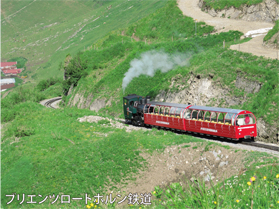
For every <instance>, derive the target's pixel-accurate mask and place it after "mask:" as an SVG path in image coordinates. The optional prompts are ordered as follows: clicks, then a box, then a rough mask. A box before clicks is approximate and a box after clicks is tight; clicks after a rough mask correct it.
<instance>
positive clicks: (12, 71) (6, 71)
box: [2, 69, 21, 74]
mask: <svg viewBox="0 0 279 209" xmlns="http://www.w3.org/2000/svg"><path fill="white" fill-rule="evenodd" d="M2 72H3V73H4V74H18V73H21V69H8V70H4V69H2Z"/></svg>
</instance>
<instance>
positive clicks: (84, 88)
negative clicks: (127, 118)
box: [1, 0, 279, 208]
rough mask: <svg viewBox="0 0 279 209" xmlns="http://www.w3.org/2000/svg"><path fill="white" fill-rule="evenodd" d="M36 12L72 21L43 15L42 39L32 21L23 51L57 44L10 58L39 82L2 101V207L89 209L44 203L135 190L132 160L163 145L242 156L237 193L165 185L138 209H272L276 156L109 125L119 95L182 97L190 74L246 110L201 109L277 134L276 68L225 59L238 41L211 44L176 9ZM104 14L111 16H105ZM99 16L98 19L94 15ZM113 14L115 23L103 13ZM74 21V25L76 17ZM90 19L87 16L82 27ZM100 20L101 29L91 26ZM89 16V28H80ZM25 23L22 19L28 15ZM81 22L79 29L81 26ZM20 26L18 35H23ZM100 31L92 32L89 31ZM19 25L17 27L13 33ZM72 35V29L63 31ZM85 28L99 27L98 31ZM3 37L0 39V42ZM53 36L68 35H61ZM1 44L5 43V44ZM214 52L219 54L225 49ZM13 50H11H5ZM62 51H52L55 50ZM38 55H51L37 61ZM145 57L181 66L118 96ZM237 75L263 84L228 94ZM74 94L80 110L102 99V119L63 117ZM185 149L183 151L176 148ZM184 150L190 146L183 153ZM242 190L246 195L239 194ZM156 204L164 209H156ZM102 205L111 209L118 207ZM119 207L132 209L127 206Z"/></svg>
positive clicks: (136, 4) (141, 4)
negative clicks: (245, 114)
mask: <svg viewBox="0 0 279 209" xmlns="http://www.w3.org/2000/svg"><path fill="white" fill-rule="evenodd" d="M38 2H41V3H42V4H43V5H44V7H45V9H46V10H47V11H53V13H52V14H56V13H58V12H62V13H63V12H65V14H72V19H67V20H66V19H64V20H63V16H60V15H59V16H56V17H53V16H51V15H50V14H46V15H47V16H45V18H46V17H48V18H49V19H50V21H49V23H45V22H44V25H42V27H44V26H47V25H50V24H52V23H55V22H59V24H58V23H57V24H55V25H52V26H49V27H46V28H44V29H42V28H41V29H36V28H33V29H32V28H31V27H34V24H40V21H37V22H36V21H35V20H33V19H32V21H34V22H33V23H32V24H31V23H30V25H29V26H28V27H29V29H28V30H27V31H26V34H27V33H28V34H29V35H30V37H31V38H32V41H31V40H30V42H28V43H35V42H36V40H43V38H45V37H47V36H51V35H52V34H56V33H58V34H61V36H60V35H58V36H57V37H56V38H57V43H56V42H55V40H56V39H55V38H54V37H52V39H55V40H54V41H53V42H52V45H55V46H52V45H51V44H49V43H48V42H47V41H46V42H45V43H47V45H46V46H45V45H44V44H41V45H39V46H36V47H35V46H34V47H35V48H34V50H37V51H36V53H35V54H34V58H32V57H33V56H32V55H31V54H30V55H29V57H27V56H24V55H21V54H16V53H15V54H12V55H11V56H13V57H17V58H20V57H26V58H27V59H28V62H27V63H26V66H27V68H28V67H33V68H32V69H33V70H34V69H37V68H38V69H37V71H34V72H31V71H30V72H31V73H30V74H29V75H33V78H38V79H42V80H41V81H40V82H38V83H36V84H35V85H34V83H31V82H30V83H26V84H25V85H20V86H17V87H16V88H15V89H14V90H13V91H12V92H10V93H9V94H8V95H7V96H5V98H2V100H1V108H2V109H1V122H2V130H1V134H2V135H1V139H2V142H1V207H3V208H18V207H22V208H62V207H66V208H69V207H71V208H89V207H91V206H89V204H91V203H92V205H94V204H93V201H90V202H89V204H88V205H87V206H86V205H85V201H84V199H83V200H82V201H78V200H76V201H71V204H70V205H67V204H61V202H60V201H61V199H60V201H58V202H57V203H55V204H51V202H53V201H54V199H51V198H50V197H49V196H48V195H52V194H54V195H60V196H61V195H63V194H64V195H71V198H72V197H76V198H78V197H82V198H85V193H88V194H89V196H90V197H92V196H93V195H96V194H98V193H99V194H103V195H107V194H108V193H109V191H118V189H119V188H118V187H117V186H116V185H125V184H126V183H127V180H134V178H135V177H134V176H135V175H137V174H138V173H139V171H140V170H144V169H147V168H148V166H150V165H148V164H147V162H146V160H145V159H144V158H143V157H142V155H141V154H145V153H148V154H151V155H152V154H154V153H155V152H159V153H161V152H163V151H164V150H165V148H166V147H169V146H172V145H183V147H182V148H183V149H184V148H185V149H188V148H189V147H190V148H191V149H197V148H199V149H200V148H201V147H204V149H203V150H202V153H201V155H202V154H203V153H205V154H207V153H208V152H209V150H211V151H213V150H218V149H220V147H222V148H224V149H228V150H229V152H231V153H233V154H235V155H238V154H240V153H241V154H242V155H243V156H245V159H244V160H243V162H242V164H241V168H239V170H238V171H239V184H236V185H232V186H231V187H230V188H228V187H227V186H224V184H225V183H226V182H229V181H233V178H234V177H230V178H229V179H227V180H228V181H227V180H226V181H224V182H220V184H218V183H217V182H215V183H214V184H213V185H212V187H210V188H205V186H204V184H197V185H198V187H197V185H196V186H195V184H191V185H192V187H191V186H190V189H189V188H188V190H187V191H184V190H183V189H184V188H181V186H180V184H178V183H176V184H171V186H170V187H169V188H159V187H156V188H154V191H155V192H153V196H154V202H153V203H152V205H151V206H150V207H146V208H153V207H155V208H165V206H166V207H168V208H174V204H175V207H176V208H186V207H190V208H237V207H240V208H245V207H246V206H247V204H249V205H250V204H251V200H253V204H254V207H255V208H266V206H270V205H272V207H273V206H274V207H275V206H277V205H278V204H279V203H278V202H277V201H278V200H279V194H278V192H277V187H278V178H279V174H278V172H279V169H278V166H276V165H277V164H278V158H276V157H274V156H271V155H268V154H266V153H260V152H246V151H239V150H234V149H232V148H230V147H228V146H222V145H220V146H219V145H217V144H215V143H211V142H210V143H208V142H206V141H203V140H201V139H199V138H196V137H193V136H191V135H187V134H176V133H174V132H170V131H164V130H157V129H151V130H150V129H148V130H139V131H132V132H126V131H125V127H127V125H123V126H125V127H124V128H123V129H119V128H116V127H114V126H113V124H115V123H116V122H117V121H116V120H115V118H116V117H120V118H121V117H122V118H123V113H122V111H123V107H122V97H123V95H127V94H129V93H136V94H140V95H143V96H145V95H150V96H151V97H152V98H154V97H155V96H156V95H157V94H158V93H159V92H160V91H161V90H166V91H171V92H173V93H177V92H179V91H180V90H181V89H179V85H181V86H184V87H183V88H189V85H188V86H187V80H188V79H189V78H190V77H191V76H192V75H194V76H197V75H199V77H200V78H201V79H203V78H209V77H210V76H211V77H212V75H214V77H213V78H211V79H212V80H213V82H214V84H215V85H216V87H220V88H227V89H229V92H228V95H226V96H230V97H232V98H244V99H245V100H246V102H245V103H243V105H235V106H231V105H230V104H224V103H218V104H217V103H216V101H214V100H212V101H210V102H211V105H220V106H225V107H232V108H240V109H242V108H243V109H248V110H250V111H252V112H253V113H255V115H256V117H257V119H260V118H261V119H262V120H264V121H265V122H266V124H267V125H268V126H272V127H277V125H278V115H279V112H278V108H277V107H278V101H279V94H278V92H279V86H278V66H279V61H278V60H271V59H265V58H263V57H257V56H253V55H251V54H249V53H242V52H237V51H233V50H230V49H229V46H230V45H231V44H238V43H242V42H245V41H249V40H250V39H244V40H240V37H241V36H242V35H243V34H242V33H240V32H238V31H229V32H226V33H220V34H214V35H213V34H211V32H213V31H214V28H213V27H211V26H208V25H206V24H205V23H203V22H199V23H195V21H194V20H193V19H192V18H190V17H185V16H183V15H182V12H181V11H180V10H179V9H178V8H177V5H176V1H174V0H171V1H167V2H165V1H154V2H153V1H123V2H119V1H116V2H110V1H93V2H91V3H90V2H89V1H76V2H72V1H65V2H61V1H57V2H54V1H38ZM38 2H37V1H35V2H33V1H29V2H28V1H24V2H20V4H19V5H20V6H19V5H16V4H13V3H12V2H4V4H3V5H4V6H5V7H6V8H10V9H9V10H8V9H7V12H6V14H5V15H6V16H8V15H10V14H13V13H15V12H16V11H18V10H19V9H20V8H23V6H24V5H26V6H27V7H26V9H27V8H32V7H35V6H37V8H38V5H37V3H38ZM150 2H152V3H150ZM52 3H53V4H52ZM3 5H2V7H3ZM15 5H16V6H15ZM109 5H112V7H111V9H110V10H109V11H107V9H106V8H107V7H108V6H109ZM117 5H119V6H118V7H117ZM52 6H53V7H52ZM90 6H92V7H93V6H94V7H96V8H94V10H93V11H94V12H95V13H94V14H92V13H91V11H92V7H90ZM132 6H133V7H132ZM75 7H77V9H76V10H75V9H74V8H75ZM71 8H72V9H71ZM90 8H91V10H90ZM120 8H121V9H120ZM124 8H125V9H126V10H125V9H124ZM63 9H64V10H63ZM133 9H134V10H133ZM136 9H137V10H136ZM73 10H74V11H75V12H73ZM124 10H125V11H124ZM8 11H9V12H8ZM21 11H22V12H23V11H24V10H21ZM104 11H106V13H105V14H103V13H102V12H104ZM113 11H114V12H115V13H112V12H113ZM72 12H73V13H72ZM110 12H111V14H109V13H110ZM117 12H118V13H117ZM124 12H127V13H124ZM78 13H79V14H80V15H77V14H78ZM17 14H21V13H20V12H19V13H17ZM89 14H90V15H91V16H90V15H89ZM113 14H115V16H113ZM2 15H4V14H3V12H2ZM93 15H96V16H94V17H92V16H93ZM99 15H101V18H102V19H101V18H99V19H97V20H95V21H93V20H94V18H95V17H98V16H99ZM106 15H109V16H108V17H107V18H108V19H105V18H106ZM110 16H111V17H110ZM21 17H22V18H23V17H24V16H21ZM90 17H92V18H91V19H89V18H90ZM13 18H19V17H18V16H17V15H16V16H15V17H12V18H11V20H10V21H13ZM29 18H30V19H31V16H30V17H29ZM86 18H87V20H88V21H85V20H84V19H86ZM139 19H140V20H139ZM105 20H106V21H105ZM121 20H122V21H123V22H121ZM136 20H138V21H136ZM3 21H7V20H3V18H2V24H3ZM63 21H64V22H63ZM90 21H91V23H89V22H90ZM27 22H28V21H26V24H29V23H27ZM79 22H80V23H81V24H80V25H78V23H79ZM104 22H106V24H104ZM74 24H76V26H74ZM85 24H86V25H85ZM11 25H12V24H10V25H9V24H8V23H7V24H6V25H4V26H3V28H4V27H6V29H7V27H11ZM84 25H85V26H84ZM98 25H99V27H98V28H95V27H97V26H98ZM17 26H18V27H23V26H21V25H20V24H18V25H17ZM83 26H84V27H83ZM81 27H83V28H82V29H81V30H80V31H79V32H78V33H77V34H76V36H73V35H74V34H75V32H76V31H78V30H79V29H80V28H81ZM70 28H73V29H72V30H71V31H68V32H67V29H70ZM94 28H95V29H101V28H102V30H100V31H99V30H98V31H99V32H97V30H95V29H94ZM51 29H52V30H51ZM3 31H4V30H3V29H2V33H3V34H4V33H5V32H3ZM43 31H48V33H46V32H43ZM53 31H54V33H52V32H53ZM62 31H63V32H64V31H66V32H65V34H64V33H63V32H62ZM86 32H87V33H86ZM33 33H34V34H33ZM11 34H13V33H11ZM39 36H40V37H39ZM131 36H132V38H131ZM69 37H71V38H69ZM82 38H83V39H82ZM5 39H7V40H13V39H12V38H11V39H9V38H8V35H6V34H5ZM18 39H19V38H18ZM81 39H82V40H81ZM3 40H4V39H3ZM64 41H65V43H63V42H64ZM224 41H225V43H226V46H225V47H223V42H224ZM26 42H27V39H26ZM18 43H19V42H18ZM38 43H41V42H38ZM4 44H5V46H4V47H6V48H5V49H7V46H8V44H12V42H5V43H4ZM13 44H14V45H13V47H15V46H16V45H15V43H13ZM22 44H25V42H24V43H22ZM30 46H31V45H30ZM48 46H51V47H49V48H48ZM60 46H61V48H60V49H59V50H57V49H58V48H59V47H60ZM68 46H69V48H67V47H68ZM91 46H92V48H91ZM94 46H95V49H94ZM25 47H26V45H25ZM27 48H28V47H26V50H28V49H27ZM46 48H48V49H49V51H45V49H46ZM84 48H86V50H84ZM50 49H51V50H50ZM62 49H63V50H62ZM26 50H25V51H26ZM32 50H33V48H32ZM39 50H41V51H39ZM55 50H57V51H56V52H55ZM2 51H3V50H2ZM33 52H35V51H33ZM33 52H32V53H33ZM146 52H164V53H167V54H174V55H177V56H178V57H179V56H182V57H183V58H184V59H186V60H187V61H188V63H187V64H184V65H181V66H175V67H174V68H173V69H172V70H170V71H168V72H165V73H162V72H161V71H158V70H157V69H156V70H157V71H156V72H155V75H154V76H153V77H151V76H148V75H139V76H138V77H136V78H134V79H132V81H131V82H130V83H129V84H128V86H127V87H126V89H125V91H123V89H122V81H123V78H124V76H125V73H127V71H128V70H129V68H130V67H131V61H132V60H135V59H140V58H141V56H142V54H144V53H146ZM29 53H31V48H30V52H29ZM39 53H48V55H47V56H48V58H46V61H45V62H44V63H41V64H38V65H37V64H36V62H34V63H35V64H34V65H33V66H30V63H31V61H32V60H33V61H34V60H35V57H36V59H37V58H39ZM3 55H5V53H3ZM44 55H45V54H44ZM5 56H7V53H6V55H5ZM9 56H10V55H9ZM40 56H42V55H40ZM42 57H43V56H42ZM7 58H8V57H7ZM9 58H12V57H9ZM21 60H23V59H21ZM30 60H31V61H30ZM59 63H61V65H60V66H59ZM58 66H59V68H60V69H58ZM30 69H31V68H30ZM64 71H66V72H65V76H66V80H63V74H64ZM55 75H56V77H55ZM239 75H240V76H242V77H244V78H249V80H251V81H256V82H259V83H261V89H260V91H259V92H257V93H254V94H252V93H250V94H249V93H247V92H245V91H244V90H243V89H239V88H236V86H235V83H234V82H235V80H236V78H237V76H239ZM173 78H177V79H176V83H175V84H176V85H174V86H172V85H171V83H172V79H173ZM68 94H69V95H68ZM77 94H79V95H80V96H83V97H84V98H86V99H87V98H92V99H93V100H94V99H99V98H104V99H105V101H109V100H110V103H111V105H108V106H106V107H104V108H102V109H101V110H100V111H99V112H98V113H96V112H94V111H90V110H88V109H78V108H77V107H69V104H70V103H71V99H73V97H74V96H76V95H77ZM56 96H63V103H62V105H61V109H50V108H46V107H43V106H42V105H40V104H38V102H39V101H41V100H43V99H46V98H52V97H56ZM75 106H77V104H76V105H75ZM89 115H94V116H103V117H106V118H104V119H102V120H100V121H98V122H96V123H89V122H83V123H81V122H79V118H81V117H84V116H89ZM110 120H111V121H110ZM275 129H276V128H275ZM274 134H276V133H275V132H274ZM185 143H189V144H186V145H185ZM190 143H197V144H196V145H195V146H194V147H191V145H190ZM182 148H181V149H182ZM170 157H171V156H170ZM255 159H260V160H261V161H255ZM197 160H198V159H197ZM266 165H269V166H266ZM256 166H257V167H256ZM243 170H244V171H246V173H247V176H244V175H242V173H241V172H242V171H243ZM245 175H246V174H245ZM251 176H256V178H257V179H256V181H255V182H252V186H251V187H250V185H249V184H248V185H247V181H248V182H249V183H250V184H251V182H250V181H249V178H250V177H251ZM264 177H265V178H264ZM254 178H255V177H254ZM264 180H266V181H264ZM267 182H268V183H267ZM170 183H173V182H170ZM195 188H197V189H195ZM244 189H245V190H246V193H243V191H244ZM250 191H253V192H252V193H250ZM14 193H16V194H20V195H22V194H23V193H24V194H25V195H26V199H25V202H24V203H23V204H22V205H20V203H19V201H18V200H17V196H15V199H14V201H13V202H12V203H11V204H9V205H7V202H8V201H10V200H11V197H10V196H8V197H7V196H5V195H12V194H14ZM207 193H210V194H211V195H209V194H207ZM31 194H36V195H37V196H36V198H35V199H34V200H35V201H38V202H39V201H42V198H41V197H39V196H38V194H40V195H42V196H43V197H46V196H48V197H49V199H47V201H46V202H45V203H42V204H27V203H26V202H27V201H30V196H29V197H27V195H31ZM114 194H115V193H114ZM163 194H165V195H163ZM170 194H171V195H170ZM185 194H187V195H186V196H185ZM203 194H204V195H203ZM253 194H254V196H253ZM21 197H22V196H21ZM251 198H252V199H251ZM162 202H164V204H165V205H162ZM110 206H111V208H115V206H116V204H114V205H110ZM110 206H109V207H110ZM127 207H131V208H142V207H140V206H137V205H136V206H127ZM91 208H93V207H91Z"/></svg>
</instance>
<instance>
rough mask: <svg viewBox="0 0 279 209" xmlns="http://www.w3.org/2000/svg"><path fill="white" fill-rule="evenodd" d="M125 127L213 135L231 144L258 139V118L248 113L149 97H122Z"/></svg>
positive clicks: (131, 95)
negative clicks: (237, 141)
mask: <svg viewBox="0 0 279 209" xmlns="http://www.w3.org/2000/svg"><path fill="white" fill-rule="evenodd" d="M123 108H124V115H125V121H126V123H132V124H133V125H136V126H152V127H163V128H165V129H171V130H177V131H181V132H190V133H191V132H192V133H199V134H201V135H212V136H218V137H221V138H228V139H231V140H240V139H243V138H245V139H255V138H256V137H257V127H256V118H255V116H254V114H253V113H252V112H250V111H247V110H238V109H228V108H219V107H207V106H198V105H190V104H188V105H186V104H176V103H167V102H155V101H150V97H149V96H147V97H143V96H139V95H136V94H129V95H128V96H125V97H123Z"/></svg>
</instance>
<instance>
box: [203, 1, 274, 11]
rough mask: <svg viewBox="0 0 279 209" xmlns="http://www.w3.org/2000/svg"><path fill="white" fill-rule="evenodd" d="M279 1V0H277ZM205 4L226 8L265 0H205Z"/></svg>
mask: <svg viewBox="0 0 279 209" xmlns="http://www.w3.org/2000/svg"><path fill="white" fill-rule="evenodd" d="M276 1H277V2H278V3H279V0H276ZM204 2H205V5H206V6H208V7H212V8H214V9H218V10H221V9H224V8H229V7H232V6H233V7H235V8H239V7H240V6H241V5H244V4H246V5H252V4H259V3H262V2H263V0H237V1H236V0H229V1H228V0H218V1H216V0H204Z"/></svg>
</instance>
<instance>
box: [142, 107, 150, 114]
mask: <svg viewBox="0 0 279 209" xmlns="http://www.w3.org/2000/svg"><path fill="white" fill-rule="evenodd" d="M148 108H149V105H145V106H144V108H143V111H144V113H148Z"/></svg>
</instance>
